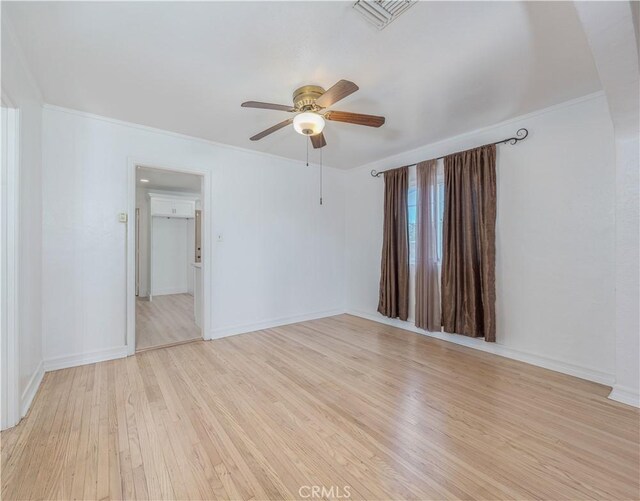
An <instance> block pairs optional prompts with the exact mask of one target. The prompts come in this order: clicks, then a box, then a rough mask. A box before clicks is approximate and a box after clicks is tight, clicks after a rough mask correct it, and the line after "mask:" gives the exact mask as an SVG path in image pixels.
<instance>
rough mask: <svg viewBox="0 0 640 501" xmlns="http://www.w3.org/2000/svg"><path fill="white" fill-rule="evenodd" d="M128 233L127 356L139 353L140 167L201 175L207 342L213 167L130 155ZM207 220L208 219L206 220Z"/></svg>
mask: <svg viewBox="0 0 640 501" xmlns="http://www.w3.org/2000/svg"><path fill="white" fill-rule="evenodd" d="M127 164H128V165H127V194H128V197H127V199H128V201H127V233H126V249H127V250H126V253H127V259H126V263H127V270H126V272H127V273H126V301H127V303H126V311H127V329H126V339H125V344H126V347H127V355H133V354H135V352H136V248H135V247H136V239H135V231H136V229H135V227H136V225H135V213H136V168H137V167H148V168H151V169H158V170H169V171H174V172H181V173H184V174H197V175H199V176H202V193H201V196H202V200H201V203H202V211H203V212H204V214H205V218H207V221H206V223H205V224H204V225H203V227H202V238H203V244H204V245H203V246H204V252H203V254H202V257H203V259H202V338H203V339H204V340H205V341H208V340H210V339H212V337H211V284H212V274H213V266H212V261H211V258H212V256H213V251H212V246H211V230H212V227H213V226H212V200H211V195H212V186H211V170H210V169H206V168H194V167H184V166H182V165H170V164H167V163H166V162H163V161H154V160H146V159H140V158H132V157H130V158H129V159H128V161H127ZM203 221H204V219H203Z"/></svg>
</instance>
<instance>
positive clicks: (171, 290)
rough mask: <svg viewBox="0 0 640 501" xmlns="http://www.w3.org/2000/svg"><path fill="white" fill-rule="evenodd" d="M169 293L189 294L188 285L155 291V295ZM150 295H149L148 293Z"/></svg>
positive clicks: (166, 294)
mask: <svg viewBox="0 0 640 501" xmlns="http://www.w3.org/2000/svg"><path fill="white" fill-rule="evenodd" d="M169 294H189V288H188V287H169V288H167V289H159V290H156V291H153V294H152V295H153V296H154V297H155V296H168V295H169ZM147 297H148V295H147Z"/></svg>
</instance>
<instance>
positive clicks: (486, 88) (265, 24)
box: [2, 2, 600, 168]
mask: <svg viewBox="0 0 640 501" xmlns="http://www.w3.org/2000/svg"><path fill="white" fill-rule="evenodd" d="M351 5H352V2H236V3H233V2H210V3H208V2H185V3H180V2H2V10H3V15H4V14H8V18H9V21H10V22H11V24H12V25H13V28H14V31H15V32H16V34H17V35H18V38H19V40H20V43H21V45H22V48H23V50H24V53H25V55H26V58H27V60H28V63H29V65H30V67H31V69H32V71H33V73H34V75H35V78H36V80H37V81H38V83H39V84H40V86H41V89H42V92H43V95H44V98H45V100H46V102H48V103H50V104H55V105H59V106H64V107H69V108H74V109H78V110H82V111H86V112H91V113H96V114H99V115H104V116H108V117H112V118H117V119H121V120H126V121H130V122H135V123H138V124H144V125H148V126H152V127H158V128H161V129H166V130H170V131H174V132H179V133H183V134H188V135H191V136H196V137H201V138H206V139H210V140H213V141H218V142H221V143H227V144H231V145H235V146H240V147H245V148H251V149H256V150H259V151H263V152H268V153H272V154H276V155H281V156H286V157H290V158H295V159H303V158H304V157H305V138H304V137H302V136H300V135H298V134H296V133H295V132H294V131H293V129H292V128H286V129H282V130H280V131H278V132H276V133H274V134H273V135H271V136H269V137H267V138H265V139H263V140H261V141H259V142H255V143H254V142H251V141H249V139H248V138H249V137H250V136H252V135H253V134H255V133H256V132H259V131H260V130H262V129H265V128H267V127H269V126H271V125H273V124H275V123H277V122H279V121H281V120H284V119H285V118H286V117H287V116H288V115H287V114H286V113H284V112H278V111H271V110H269V111H267V110H257V109H245V108H240V103H242V102H243V101H246V100H257V101H267V102H273V103H281V104H290V103H291V93H292V92H293V90H294V89H295V88H296V87H298V86H301V85H303V84H308V83H311V84H318V85H321V86H323V87H325V88H328V87H329V86H331V85H332V84H333V83H335V82H336V81H337V80H339V79H341V78H344V79H348V80H352V81H354V82H355V83H356V84H358V85H359V87H360V91H358V92H357V93H355V94H353V95H351V96H349V97H347V98H346V99H344V101H342V102H341V103H340V104H339V106H336V107H335V109H339V110H344V111H353V112H361V113H370V114H375V115H384V116H386V118H387V122H386V124H385V125H384V126H382V128H380V129H371V128H368V127H361V126H355V125H349V124H343V123H336V122H330V123H328V125H327V128H326V132H325V136H326V138H327V142H328V147H326V148H325V149H324V150H323V152H324V162H325V164H327V165H332V166H335V167H341V168H350V167H355V166H357V165H361V164H364V163H367V162H369V161H372V160H377V159H380V158H383V157H386V156H389V155H392V154H395V153H398V152H401V151H405V150H409V149H412V148H416V147H418V146H421V145H424V144H428V143H431V142H434V141H437V140H441V139H444V138H446V137H450V136H453V135H457V134H461V133H464V132H467V131H470V130H473V129H476V128H480V127H485V126H488V125H491V124H494V123H497V122H500V121H503V120H506V119H509V118H512V117H514V116H518V115H522V114H524V113H527V112H530V111H533V110H536V109H540V108H544V107H546V106H550V105H553V104H556V103H559V102H562V101H566V100H568V99H571V98H575V97H578V96H582V95H585V94H588V93H591V92H594V91H597V90H599V89H600V83H599V81H598V76H597V72H596V69H595V66H594V63H593V60H592V57H591V53H590V51H589V48H588V45H587V41H586V39H585V36H584V34H583V31H582V28H581V25H580V23H579V21H578V18H577V16H576V13H575V8H574V6H573V3H572V2H421V3H418V4H416V5H415V6H414V7H412V8H411V9H410V10H408V11H407V12H406V13H405V14H403V15H402V16H401V17H400V18H398V19H397V20H396V21H394V22H393V23H392V24H391V25H389V27H387V28H386V29H385V30H383V31H377V30H376V29H375V28H374V27H372V26H370V25H369V24H367V23H366V22H365V21H364V20H363V19H361V18H360V17H359V15H358V14H357V13H356V12H355V11H354V10H353V9H352V8H351ZM317 153H318V152H313V153H312V155H317ZM313 158H314V157H312V159H313Z"/></svg>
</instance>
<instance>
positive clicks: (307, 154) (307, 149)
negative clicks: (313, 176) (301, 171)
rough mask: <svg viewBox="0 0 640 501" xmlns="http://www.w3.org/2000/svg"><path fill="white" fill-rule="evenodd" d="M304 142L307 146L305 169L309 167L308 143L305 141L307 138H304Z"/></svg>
mask: <svg viewBox="0 0 640 501" xmlns="http://www.w3.org/2000/svg"><path fill="white" fill-rule="evenodd" d="M304 142H305V143H306V144H307V167H309V141H307V138H306V137H305V138H304Z"/></svg>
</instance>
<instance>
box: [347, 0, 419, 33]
mask: <svg viewBox="0 0 640 501" xmlns="http://www.w3.org/2000/svg"><path fill="white" fill-rule="evenodd" d="M415 2H416V0H358V1H357V2H356V3H354V4H353V8H354V9H355V10H356V11H357V12H359V13H360V15H361V16H362V17H363V18H364V19H366V20H367V21H368V22H369V23H371V24H373V25H374V26H375V27H376V28H378V29H379V30H383V29H385V28H386V27H387V26H388V25H389V24H390V23H391V22H392V21H394V20H395V19H397V18H398V16H400V14H402V13H403V12H405V11H406V10H407V9H409V7H411V6H412V5H413V4H414V3H415Z"/></svg>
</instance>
